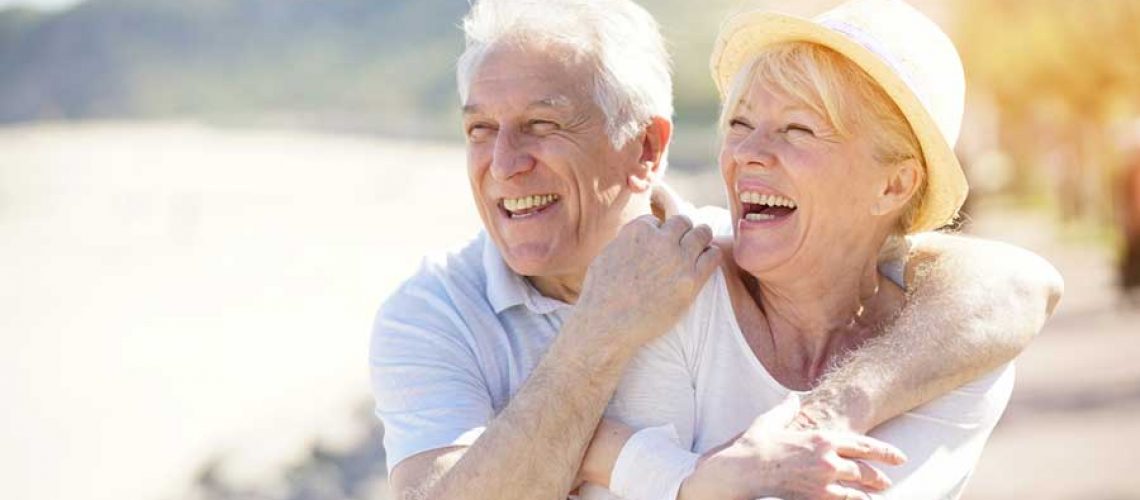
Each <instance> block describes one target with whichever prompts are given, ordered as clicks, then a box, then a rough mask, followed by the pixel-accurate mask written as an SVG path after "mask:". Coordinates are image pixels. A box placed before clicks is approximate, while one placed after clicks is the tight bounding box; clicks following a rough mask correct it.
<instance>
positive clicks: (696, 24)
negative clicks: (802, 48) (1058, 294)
mask: <svg viewBox="0 0 1140 500" xmlns="http://www.w3.org/2000/svg"><path fill="white" fill-rule="evenodd" d="M640 3H642V4H643V5H644V6H645V7H646V8H647V9H648V10H650V11H651V12H652V13H653V14H654V15H655V16H656V17H657V18H658V20H659V21H660V22H661V24H662V29H663V31H664V33H665V35H666V37H667V39H668V41H669V44H670V48H671V51H672V53H673V54H674V56H675V73H676V95H677V116H676V119H677V130H678V132H677V137H676V141H675V145H674V148H673V162H672V167H671V172H670V174H669V175H670V178H671V179H672V182H673V183H674V185H675V186H676V187H677V188H678V189H679V190H681V191H682V192H683V193H685V194H686V195H687V196H689V197H690V198H691V199H693V200H695V201H697V202H700V203H706V204H720V203H722V199H723V195H722V193H721V187H720V181H719V179H718V178H717V176H716V174H715V168H714V166H713V165H714V164H713V162H714V158H715V149H716V135H715V131H714V124H713V120H714V119H715V117H716V114H717V111H718V110H717V100H716V94H715V90H714V88H713V86H712V83H711V80H710V78H709V77H708V72H707V69H706V68H707V62H706V61H707V57H708V54H709V52H710V49H711V45H712V40H713V38H714V35H715V33H716V28H717V26H718V25H719V23H720V22H721V21H722V20H723V19H724V18H725V17H726V16H728V15H729V14H732V13H734V12H737V11H740V10H743V9H748V8H754V7H771V8H776V9H779V10H783V11H786V12H791V13H796V14H802V15H812V14H814V13H817V12H819V11H821V10H823V9H825V8H827V7H829V6H832V5H835V4H837V3H838V2H837V1H805V0H798V1H795V2H792V1H783V2H779V1H738V0H731V1H730V0H706V1H703V2H700V5H695V2H686V1H681V0H654V1H650V0H643V1H642V2H640ZM912 3H914V4H915V5H916V6H917V7H919V8H920V9H922V10H923V11H925V12H927V13H928V14H929V15H931V16H932V17H933V18H934V19H936V20H937V21H938V22H939V23H940V24H941V25H942V26H943V27H944V28H945V29H946V31H948V32H949V33H950V34H951V36H952V38H954V40H955V42H956V43H957V45H958V47H959V49H960V51H961V53H962V57H963V59H964V62H965V65H966V70H967V76H968V78H969V88H970V94H969V96H968V99H967V105H968V111H967V116H966V124H965V126H964V129H963V136H962V140H961V141H960V143H959V148H958V149H959V154H960V156H961V158H962V160H963V163H964V164H965V166H966V168H967V170H968V175H969V177H970V180H971V184H972V187H973V189H972V194H971V198H970V200H969V204H968V207H967V209H966V211H965V212H966V217H965V218H964V222H963V224H962V230H963V231H964V232H966V233H970V234H976V235H980V236H984V237H988V238H995V239H1000V240H1004V241H1009V242H1012V243H1016V244H1019V245H1022V246H1025V247H1028V248H1030V249H1032V250H1034V251H1036V252H1038V253H1041V254H1042V255H1044V256H1046V257H1047V258H1048V259H1050V260H1051V261H1052V262H1053V263H1054V264H1055V265H1057V266H1058V267H1059V268H1060V269H1061V271H1062V273H1063V274H1064V275H1065V278H1066V281H1067V287H1068V289H1067V293H1066V295H1065V298H1064V300H1063V302H1062V305H1061V307H1060V309H1059V311H1058V313H1057V315H1056V316H1055V317H1054V318H1053V320H1051V322H1050V323H1049V325H1048V326H1047V327H1046V329H1045V331H1044V332H1043V333H1042V335H1041V336H1040V337H1039V338H1038V340H1037V341H1036V342H1035V344H1034V345H1033V346H1031V347H1030V348H1029V349H1028V350H1027V351H1026V353H1025V354H1024V355H1023V356H1022V358H1020V361H1019V378H1018V384H1017V388H1016V390H1015V391H1014V395H1013V400H1012V402H1011V404H1010V406H1009V409H1008V410H1007V412H1006V414H1005V417H1004V419H1003V421H1002V422H1001V424H1000V425H999V426H998V428H997V430H996V431H995V433H994V436H993V438H992V439H991V441H990V443H989V445H988V447H987V449H986V452H985V454H984V455H983V458H982V461H981V463H980V465H979V468H978V470H977V472H976V474H975V477H974V478H973V480H972V482H971V485H970V486H969V487H968V489H967V491H966V497H967V498H973V499H998V498H1086V499H1087V498H1092V499H1123V498H1140V476H1138V475H1136V474H1135V471H1134V470H1133V469H1134V465H1135V460H1134V456H1135V455H1134V453H1135V451H1134V450H1135V449H1137V448H1140V365H1138V364H1137V363H1136V360H1137V359H1140V326H1137V325H1140V312H1138V310H1137V308H1136V307H1135V306H1134V305H1130V303H1131V304H1135V302H1136V300H1135V299H1132V300H1130V299H1128V296H1127V294H1126V293H1125V291H1124V287H1123V285H1124V284H1128V283H1135V282H1136V281H1140V277H1137V278H1133V281H1132V282H1128V281H1126V280H1123V279H1122V276H1123V275H1124V274H1125V273H1124V271H1126V270H1127V263H1128V262H1129V259H1128V258H1126V255H1127V254H1126V249H1127V246H1128V242H1129V241H1133V242H1134V243H1133V245H1136V244H1138V243H1140V236H1137V235H1140V31H1138V30H1137V29H1136V26H1140V0H1085V1H1081V2H1076V1H1071V0H1001V1H998V0H944V1H939V0H922V1H919V0H914V1H913V2H912ZM468 8H469V5H468V3H467V1H466V0H418V1H411V0H407V1H395V0H192V1H175V0H86V1H82V0H0V400H2V401H4V404H5V406H6V408H7V410H5V411H4V412H3V416H2V417H0V418H2V419H4V422H3V423H4V425H0V483H2V484H4V489H5V493H4V495H3V496H4V497H5V498H14V499H28V500H55V499H79V498H82V499H94V500H101V499H198V500H213V499H219V500H220V499H283V500H284V499H290V500H300V499H331V500H338V499H366V498H385V497H386V491H385V488H384V466H383V460H384V454H383V450H382V449H381V447H380V441H379V440H380V436H381V433H382V430H381V429H380V428H379V426H378V425H377V423H376V422H375V419H374V418H373V417H372V415H371V408H370V406H371V398H370V395H369V390H368V382H367V359H366V356H367V349H368V347H367V346H368V336H369V329H370V326H371V320H372V315H373V313H374V311H375V310H376V308H377V306H378V305H379V304H380V302H381V301H382V300H383V299H384V298H385V297H386V295H387V294H388V293H390V291H391V290H393V288H394V287H395V286H396V285H397V284H398V283H399V282H400V281H401V280H402V279H403V278H404V277H406V276H408V275H409V274H410V273H411V272H412V270H414V269H415V267H416V265H417V263H418V262H419V260H420V258H421V257H422V255H424V254H425V253H427V252H431V251H435V250H439V249H444V248H448V247H450V246H455V245H457V244H460V243H462V242H463V241H465V240H466V239H467V238H469V237H471V236H473V235H474V234H475V233H476V232H477V231H478V229H479V221H478V217H477V215H476V213H475V211H474V209H473V206H472V204H471V202H470V201H469V198H470V196H469V194H468V192H467V191H468V188H467V180H466V175H465V170H464V154H463V145H462V135H461V133H460V126H459V118H458V117H459V114H458V99H457V97H456V93H455V90H454V88H455V83H454V76H453V74H454V61H455V59H456V57H457V56H458V54H459V53H460V52H461V50H462V34H461V32H460V30H459V29H458V27H457V26H458V24H459V22H460V19H461V17H462V16H463V14H464V13H465V12H466V11H467V10H468ZM1132 259H1133V261H1140V253H1136V254H1134V256H1133V257H1132ZM1132 266H1134V267H1132V268H1131V271H1130V272H1132V273H1134V275H1135V274H1136V273H1140V264H1132Z"/></svg>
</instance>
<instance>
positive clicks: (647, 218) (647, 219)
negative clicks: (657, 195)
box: [629, 214, 661, 228]
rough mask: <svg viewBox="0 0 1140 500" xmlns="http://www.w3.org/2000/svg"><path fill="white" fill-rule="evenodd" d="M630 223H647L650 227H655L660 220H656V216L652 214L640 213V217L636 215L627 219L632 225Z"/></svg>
mask: <svg viewBox="0 0 1140 500" xmlns="http://www.w3.org/2000/svg"><path fill="white" fill-rule="evenodd" d="M632 224H647V225H649V226H650V227H654V228H656V227H659V226H661V221H660V220H658V219H657V216H655V215H653V214H645V215H642V216H640V217H637V218H635V219H633V220H631V221H629V225H632Z"/></svg>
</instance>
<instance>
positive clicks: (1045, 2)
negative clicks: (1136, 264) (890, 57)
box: [953, 0, 1140, 220]
mask: <svg viewBox="0 0 1140 500" xmlns="http://www.w3.org/2000/svg"><path fill="white" fill-rule="evenodd" d="M953 5H954V6H955V8H956V9H957V11H956V18H957V19H958V24H959V26H958V29H957V35H958V36H957V41H958V45H959V49H960V51H961V52H962V56H963V60H964V62H965V64H966V67H967V75H968V77H969V78H970V80H971V85H975V86H981V87H984V88H985V89H987V90H988V92H989V93H991V94H992V95H993V97H994V99H995V100H996V103H997V107H998V110H997V111H998V114H999V116H1000V121H1001V128H1000V130H1001V135H1002V137H1001V140H1000V143H1001V144H1003V145H1004V146H1005V147H1006V148H1008V149H1009V152H1010V153H1011V155H1012V156H1013V158H1014V159H1015V161H1016V164H1017V167H1018V174H1019V175H1017V176H1016V179H1017V180H1018V183H1017V185H1016V187H1017V189H1019V190H1020V191H1021V192H1022V193H1025V192H1027V191H1030V190H1032V189H1033V185H1034V184H1033V182H1034V179H1039V178H1040V177H1041V176H1042V174H1046V175H1047V176H1048V175H1051V176H1052V178H1053V179H1054V182H1055V187H1056V189H1057V197H1058V201H1059V202H1060V208H1061V210H1062V214H1063V215H1064V216H1065V217H1066V218H1075V217H1079V216H1093V217H1095V218H1099V219H1101V220H1105V218H1106V216H1107V215H1108V214H1109V212H1110V211H1111V197H1109V196H1107V193H1110V192H1112V190H1111V189H1110V186H1109V185H1108V184H1109V183H1110V182H1111V179H1112V175H1111V174H1112V172H1111V169H1112V166H1113V165H1114V164H1115V163H1116V162H1117V158H1116V157H1115V154H1114V152H1113V144H1112V141H1111V134H1110V133H1109V131H1110V130H1111V128H1112V127H1113V125H1114V124H1116V123H1118V122H1120V121H1122V120H1125V119H1127V118H1128V117H1131V116H1135V115H1136V114H1137V113H1138V111H1140V31H1137V30H1136V26H1137V25H1138V23H1140V1H1137V0H1086V1H1082V2H1073V1H1069V0H1000V1H995V0H962V1H959V2H954V3H953ZM1042 170H1044V172H1042Z"/></svg>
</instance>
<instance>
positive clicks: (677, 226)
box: [661, 215, 708, 245]
mask: <svg viewBox="0 0 1140 500" xmlns="http://www.w3.org/2000/svg"><path fill="white" fill-rule="evenodd" d="M692 228H693V221H691V220H689V218H688V217H686V216H684V215H674V216H672V217H670V218H668V219H665V223H663V224H661V231H662V232H664V233H665V234H667V235H669V238H670V241H681V238H682V237H683V236H685V233H687V232H688V231H689V230H690V229H692ZM707 244H708V243H706V245H707Z"/></svg>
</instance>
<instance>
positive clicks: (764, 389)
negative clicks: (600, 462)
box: [581, 265, 1014, 499]
mask: <svg viewBox="0 0 1140 500" xmlns="http://www.w3.org/2000/svg"><path fill="white" fill-rule="evenodd" d="M901 269H902V266H901V265H896V266H895V267H894V268H891V269H887V268H884V269H883V272H884V274H885V275H887V276H888V277H891V278H892V279H894V280H895V281H896V282H900V281H901ZM728 293H729V292H728V288H727V286H726V282H725V276H724V275H723V273H721V272H718V273H716V274H715V275H714V276H713V277H712V278H711V279H710V280H709V282H708V284H706V286H705V288H704V289H703V290H702V291H701V293H700V294H699V295H698V297H697V299H696V301H695V302H694V303H693V305H692V308H691V309H690V311H689V312H688V314H687V315H686V316H685V317H684V318H683V319H682V320H681V322H680V323H679V324H678V325H676V326H675V327H674V328H673V329H672V330H670V331H669V332H668V333H667V334H665V335H664V336H663V337H661V338H659V339H657V340H655V341H654V342H652V343H650V344H648V345H647V346H645V347H644V348H643V349H642V350H641V351H640V352H639V353H638V355H637V356H635V357H634V359H633V360H632V361H631V363H630V365H629V366H628V368H627V369H626V373H625V374H624V376H623V379H622V381H621V383H620V384H619V386H618V389H617V391H616V393H615V395H614V398H613V400H612V401H611V402H610V406H609V408H608V410H607V416H608V417H611V418H616V419H618V420H620V421H622V422H624V423H626V424H628V425H630V426H632V427H634V428H636V429H644V428H647V427H654V426H662V425H671V426H672V427H673V429H674V430H675V431H676V433H677V436H678V438H679V443H678V446H680V447H683V448H685V449H687V450H689V451H691V452H695V453H702V452H704V451H707V450H709V449H711V448H715V447H717V446H719V445H721V444H723V443H725V442H727V441H728V440H730V439H733V438H734V437H736V436H737V435H738V434H740V433H741V432H743V431H744V430H745V429H746V428H748V426H749V425H750V424H751V423H752V422H753V420H754V419H755V418H756V417H758V416H759V415H761V414H763V413H765V412H767V411H768V410H770V409H772V408H773V407H775V406H776V405H777V404H779V403H780V402H782V401H784V400H785V399H786V398H787V397H788V395H789V394H790V393H791V392H793V391H791V390H789V389H787V388H786V387H784V386H783V385H781V384H780V383H779V382H777V381H776V380H775V379H774V378H773V377H772V375H771V374H769V373H768V371H767V370H766V369H765V368H764V366H763V364H761V363H760V361H759V360H758V359H756V357H755V355H753V353H752V350H751V348H750V347H749V346H748V344H747V342H746V341H745V339H744V336H743V335H742V333H741V331H740V327H739V326H738V325H737V323H736V316H735V314H734V313H733V310H732V301H731V299H730V297H729V294H728ZM1013 378H1014V369H1013V365H1012V364H1007V365H1005V366H1003V367H1001V368H999V369H998V370H995V371H993V372H992V373H989V374H987V375H985V376H983V377H981V378H978V379H976V380H974V381H972V382H970V383H968V384H966V385H964V386H962V387H959V388H958V389H955V390H953V391H951V392H949V393H947V394H945V395H943V396H942V397H940V398H938V399H936V400H934V401H931V402H930V403H927V404H924V405H922V406H919V407H917V408H915V409H913V410H911V411H909V412H907V413H904V414H902V415H900V416H898V417H895V418H894V419H892V420H890V421H888V422H886V423H884V424H882V425H880V426H879V427H877V428H875V429H873V430H872V431H871V432H870V433H869V435H870V436H872V437H874V438H877V439H880V440H882V441H885V442H887V443H890V444H892V445H894V446H896V447H898V448H899V449H901V450H902V451H903V452H904V453H905V454H906V455H907V457H908V461H907V463H905V464H903V465H901V466H898V467H891V466H886V465H881V464H875V465H876V467H878V468H879V469H880V470H882V471H883V472H885V473H886V474H887V475H888V476H889V477H890V478H891V481H892V482H893V483H894V486H893V487H892V488H890V489H889V490H887V491H886V492H884V494H883V497H885V498H899V499H942V498H957V497H958V496H959V495H960V494H961V492H962V488H963V487H964V486H965V483H966V481H967V479H969V477H970V473H971V472H972V471H973V469H974V466H975V464H976V463H977V461H978V458H979V456H980V455H981V452H982V447H983V446H984V445H985V442H986V439H988V437H989V435H990V432H991V431H992V430H993V428H994V426H995V425H996V424H997V421H998V419H999V418H1000V417H1001V414H1002V412H1003V411H1004V409H1005V406H1006V404H1007V403H1008V402H1009V397H1010V393H1011V392H1012V390H1013ZM627 448H628V447H627ZM622 453H623V457H622V459H619V467H616V468H615V470H614V473H613V476H612V477H611V486H612V487H615V488H616V487H617V486H616V485H619V484H638V482H639V480H649V479H650V477H652V480H653V481H662V479H661V478H660V477H659V476H660V474H659V473H658V474H656V475H652V471H646V470H639V469H638V467H639V463H642V462H648V460H639V459H637V458H636V457H634V458H632V459H631V457H628V456H625V455H626V451H623V452H622ZM639 475H643V476H646V477H638V476H639ZM674 479H675V480H676V481H677V484H678V485H679V481H680V480H681V479H683V478H674ZM657 490H658V491H660V490H661V488H657ZM666 490H668V488H666ZM672 491H673V494H675V491H676V490H675V489H673V490H672ZM618 494H622V495H631V496H638V495H636V494H635V493H634V492H623V491H616V492H610V491H608V490H605V489H604V488H600V487H597V486H594V485H587V486H586V487H584V488H583V489H582V491H581V495H582V498H614V497H620V496H619V495H618Z"/></svg>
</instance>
